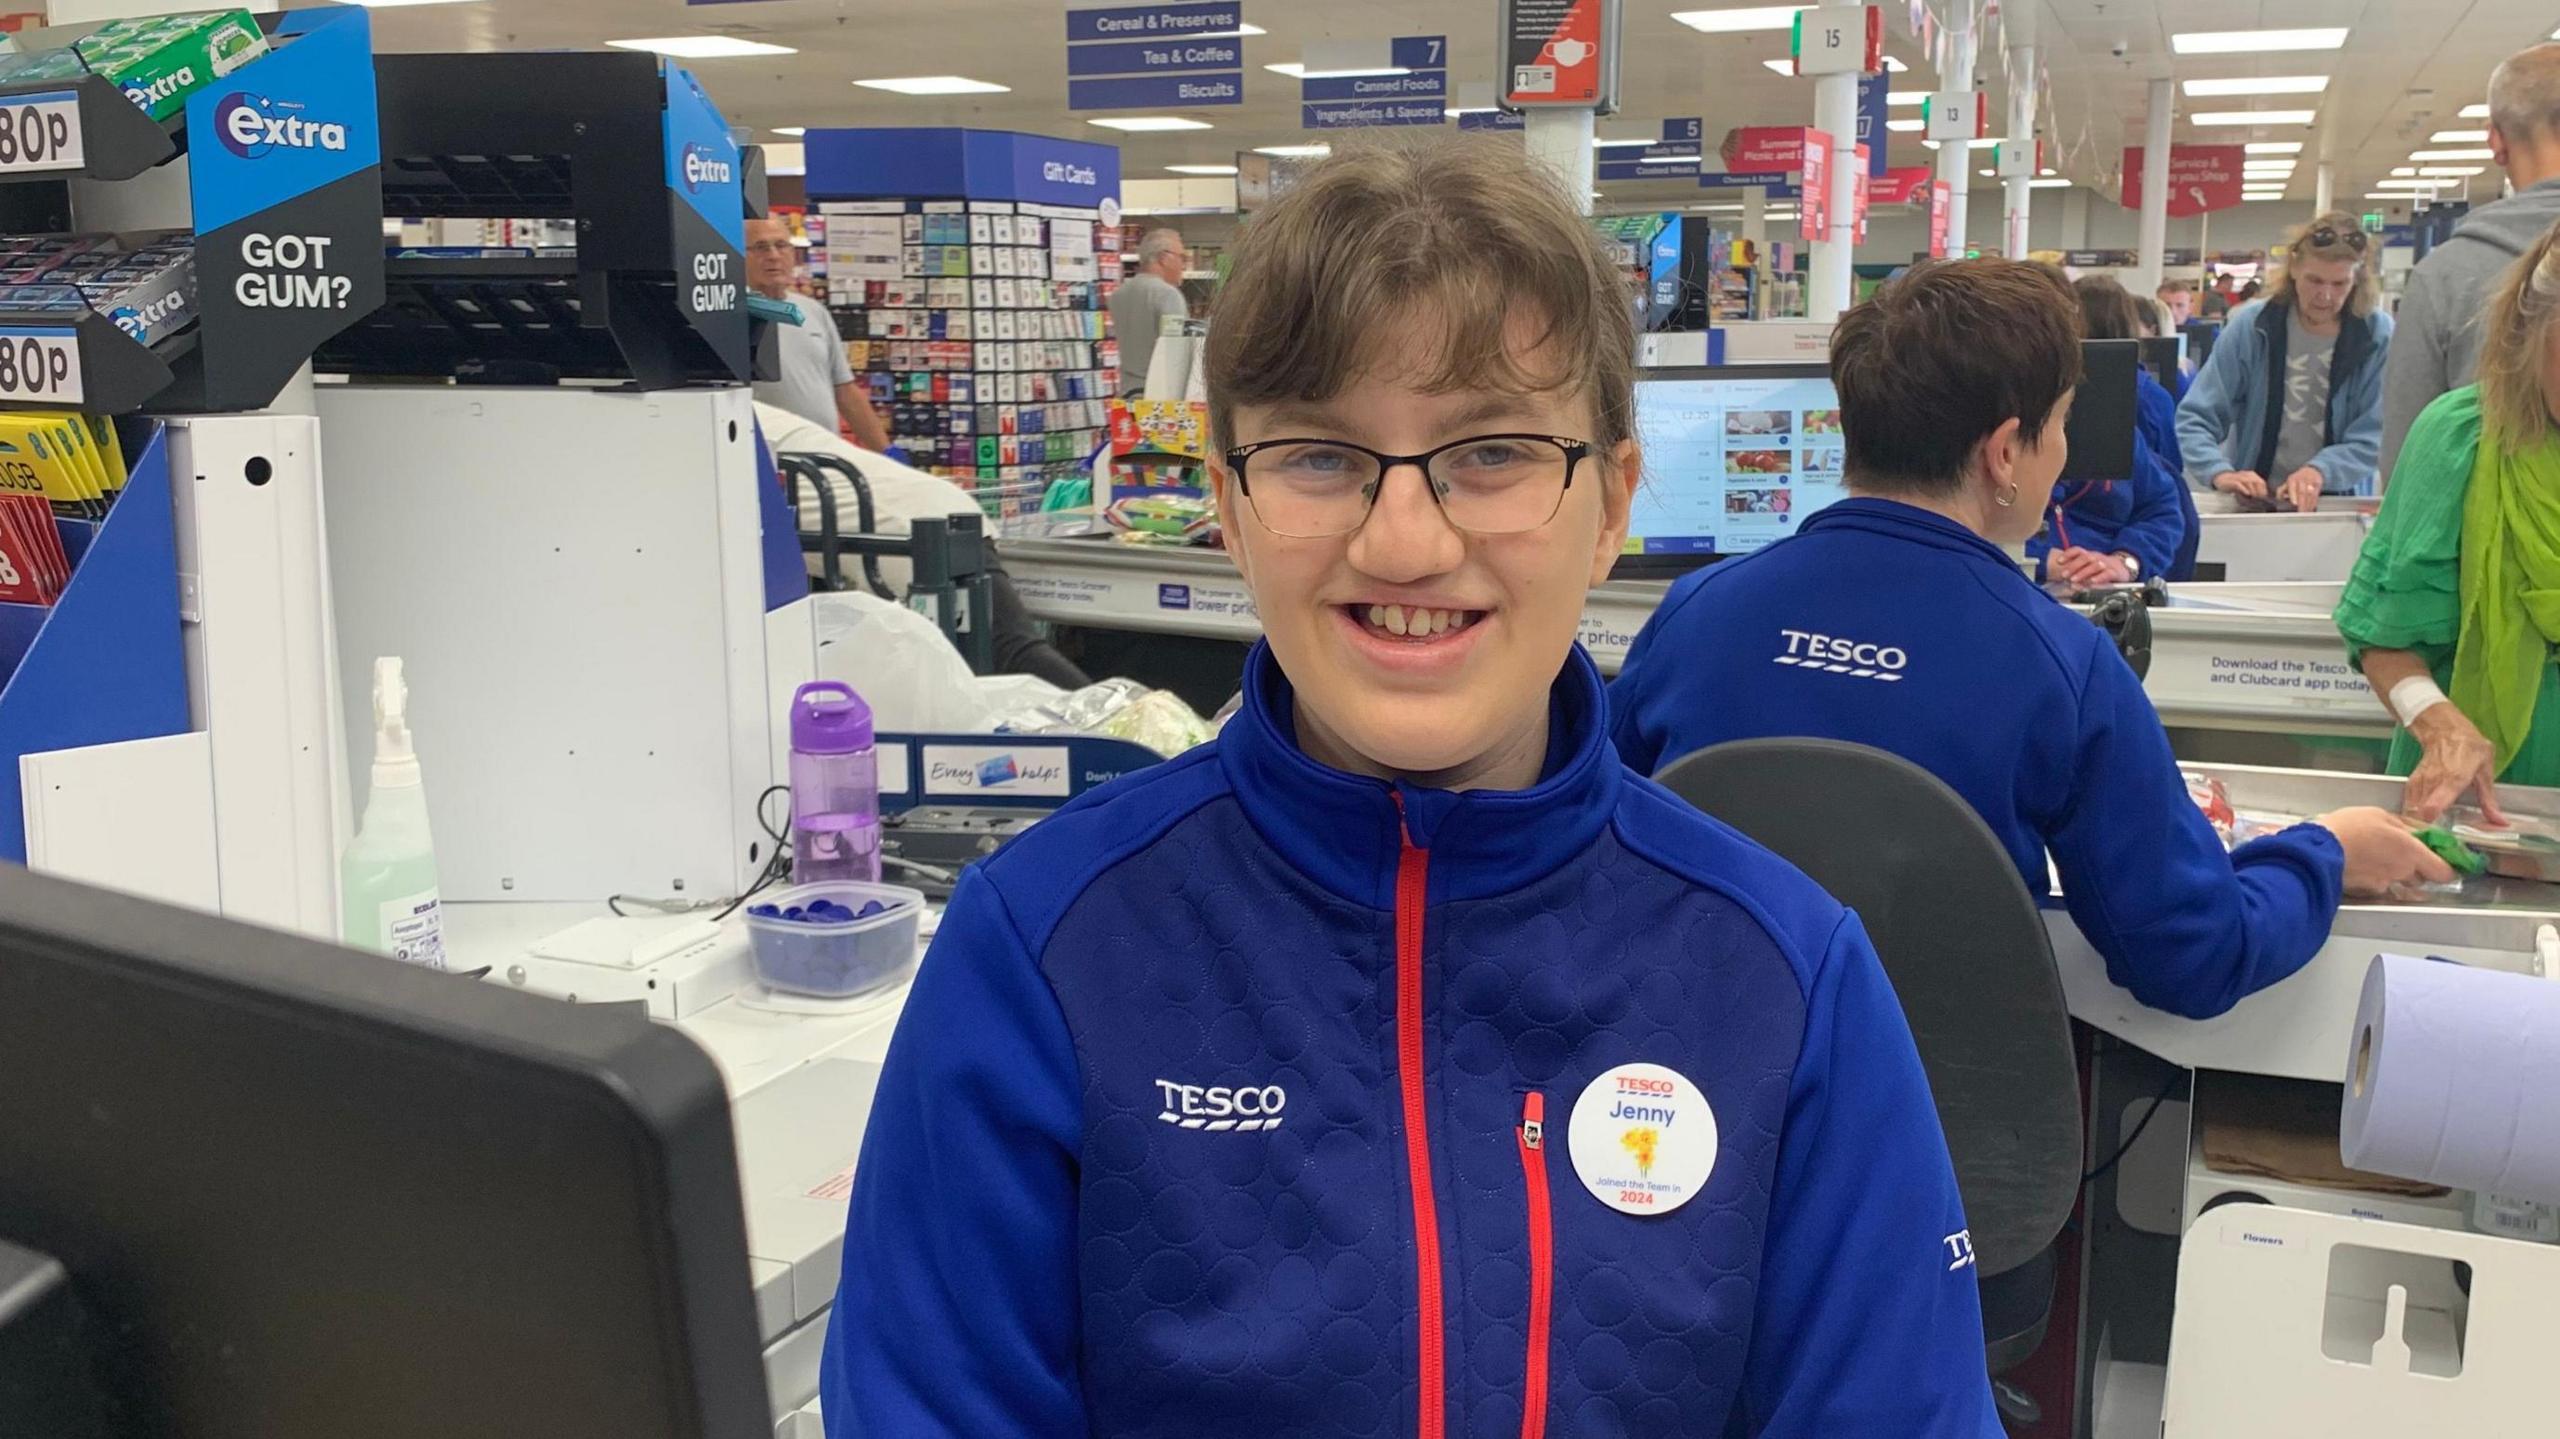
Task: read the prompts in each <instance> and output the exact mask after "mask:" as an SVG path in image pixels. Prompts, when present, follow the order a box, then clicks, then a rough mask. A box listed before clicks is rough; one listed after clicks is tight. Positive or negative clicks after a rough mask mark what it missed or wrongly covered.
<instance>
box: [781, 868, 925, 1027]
mask: <svg viewBox="0 0 2560 1439" xmlns="http://www.w3.org/2000/svg"><path fill="white" fill-rule="evenodd" d="M821 899H825V900H833V901H835V902H836V903H837V904H840V905H843V906H844V907H845V908H847V909H851V910H854V911H857V912H859V911H860V910H861V908H862V906H863V905H865V904H867V903H869V902H871V901H873V900H878V901H879V902H880V903H882V904H884V905H887V906H888V908H886V909H884V910H882V911H880V912H879V913H878V914H875V915H872V916H871V917H870V918H868V919H853V920H845V921H842V922H838V923H826V924H812V923H810V922H809V921H807V920H800V919H778V918H769V917H767V916H764V915H758V914H754V913H749V914H748V915H747V933H748V935H749V936H750V937H751V938H752V939H753V940H754V942H755V965H756V978H758V979H760V980H762V981H764V983H765V984H766V985H768V986H769V987H771V988H774V989H779V990H783V991H785V992H787V993H791V994H811V995H816V996H818V997H820V998H822V999H846V998H850V997H852V996H854V995H857V994H868V993H870V992H871V991H873V990H875V989H882V988H886V987H887V986H889V985H892V984H895V983H897V982H898V981H899V980H901V979H904V978H906V977H907V974H908V973H909V972H910V971H911V970H913V969H914V968H915V963H916V927H917V925H918V924H919V923H920V922H921V921H922V920H923V918H924V896H923V895H921V894H918V893H917V892H916V891H914V890H912V889H905V888H901V887H900V886H898V885H894V884H862V883H859V882H857V881H854V880H828V881H824V882H822V883H818V884H795V885H792V886H791V887H789V888H787V889H779V890H768V891H766V892H765V893H763V894H760V895H757V896H756V897H755V899H753V900H752V901H750V902H749V903H750V908H751V909H760V908H762V907H764V906H765V905H772V906H774V907H775V908H777V909H782V910H789V909H793V908H805V907H807V906H808V905H809V904H810V903H811V902H812V901H815V900H821Z"/></svg>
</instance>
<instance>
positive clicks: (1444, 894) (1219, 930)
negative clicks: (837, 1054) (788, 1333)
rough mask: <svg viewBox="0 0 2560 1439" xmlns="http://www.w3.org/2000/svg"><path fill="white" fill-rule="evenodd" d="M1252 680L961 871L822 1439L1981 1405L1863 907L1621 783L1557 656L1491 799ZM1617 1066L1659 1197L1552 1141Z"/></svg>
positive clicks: (1941, 1193) (1831, 1419)
mask: <svg viewBox="0 0 2560 1439" xmlns="http://www.w3.org/2000/svg"><path fill="white" fill-rule="evenodd" d="M1245 693H1246V697H1247V702H1246V704H1245V706H1244V708H1243V709H1242V711H1241V712H1240V713H1239V714H1238V715H1237V716H1236V717H1235V719H1234V720H1233V721H1231V722H1230V723H1229V725H1228V726H1227V729H1226V731H1225V732H1224V734H1223V735H1222V736H1221V737H1220V738H1219V739H1218V740H1217V741H1216V742H1215V743H1214V744H1213V745H1210V746H1206V747H1203V748H1202V749H1199V750H1195V751H1193V752H1192V753H1191V754H1189V755H1186V756H1184V757H1183V758H1180V759H1177V760H1174V761H1171V762H1169V763H1167V764H1164V765H1161V766H1158V767H1157V768H1155V769H1154V770H1151V771H1149V772H1147V773H1145V774H1143V775H1138V776H1133V777H1131V778H1129V779H1127V780H1124V781H1122V782H1120V783H1117V784H1114V785H1112V786H1109V787H1107V788H1105V789H1103V790H1099V791H1097V792H1095V793H1093V794H1091V795H1088V796H1085V797H1084V798H1082V799H1080V800H1078V801H1076V802H1075V803H1073V804H1070V805H1069V806H1067V807H1066V808H1065V809H1063V810H1061V811H1059V812H1058V813H1057V814H1056V815H1055V816H1053V817H1052V818H1050V819H1047V820H1044V821H1043V822H1042V823H1041V824H1040V825H1039V826H1038V827H1037V828H1036V829H1034V830H1032V831H1031V832H1030V833H1028V834H1026V835H1024V836H1023V837H1022V838H1021V839H1019V840H1017V841H1016V842H1014V843H1013V844H1012V845H1010V846H1009V847H1007V848H1006V849H1005V850H1004V851H1003V852H1001V853H999V854H997V855H996V856H994V857H993V858H992V859H990V860H988V861H986V862H985V863H983V864H981V865H979V866H978V867H976V868H975V869H973V870H971V871H970V872H969V873H968V875H967V876H966V877H964V878H963V879H962V881H961V884H960V888H959V891H958V893H956V894H955V895H954V896H953V897H952V902H951V907H950V910H949V913H948V914H947V916H946V917H945V919H944V921H943V925H942V928H941V932H940V933H939V935H938V936H937V937H936V939H935V941H934V944H933V947H932V950H931V952H930V953H929V954H928V955H927V956H926V958H925V960H924V963H923V966H922V968H921V969H920V970H919V972H918V975H917V978H916V983H915V988H914V990H913V993H912V995H911V997H910V998H909V1000H908V1002H907V1007H906V1010H905V1012H904V1014H903V1015H902V1016H901V1018H900V1020H899V1023H898V1031H897V1035H896V1038H895V1040H894V1041H893V1043H892V1044H891V1047H890V1051H889V1057H888V1062H887V1066H886V1069H885V1072H884V1073H883V1075H882V1078H881V1082H880V1087H879V1095H878V1099H877V1102H876V1104H875V1106H874V1108H873V1110H872V1114H871V1119H870V1128H869V1132H868V1133H867V1135H866V1136H865V1138H864V1142H863V1148H862V1156H861V1161H860V1165H859V1168H858V1170H857V1177H856V1179H855V1182H854V1188H853V1195H852V1201H851V1210H850V1213H849V1216H848V1220H847V1225H846V1233H845V1268H844V1276H843V1283H842V1289H841V1292H840V1294H839V1297H838V1300H837V1304H836V1308H835V1312H834V1319H833V1321H832V1325H831V1328H830V1331H829V1333H828V1336H827V1351H826V1358H825V1364H824V1369H823V1371H822V1381H821V1384H822V1391H823V1394H824V1397H825V1411H826V1419H827V1427H828V1431H829V1433H830V1435H832V1436H835V1439H849V1436H854V1435H894V1436H901V1439H906V1436H946V1435H947V1436H968V1439H1029V1436H1039V1439H1058V1436H1069V1435H1086V1434H1091V1435H1108V1436H1114V1439H1118V1436H1141V1435H1164V1436H1186V1439H1197V1436H1203V1435H1217V1436H1219V1439H1253V1436H1265V1435H1268V1436H1275V1439H1276V1436H1292V1439H1331V1436H1345V1439H1347V1436H1355V1435H1356V1436H1385V1435H1427V1436H1436V1435H1444V1434H1445V1435H1453V1436H1454V1435H1466V1436H1496V1435H1499V1436H1503V1439H1513V1436H1518V1435H1522V1434H1529V1435H1536V1434H1539V1433H1541V1432H1547V1433H1553V1434H1556V1435H1558V1436H1563V1435H1567V1434H1575V1435H1579V1434H1601V1433H1610V1434H1618V1433H1626V1434H1638V1433H1642V1434H1665V1435H1668V1434H1682V1435H1700V1436H1708V1439H1741V1436H1759V1439H1847V1436H1879V1439H1881V1436H1887V1435H1890V1436H1894V1439H1959V1436H1960V1439H1997V1436H1998V1435H1999V1434H2000V1432H2001V1430H2000V1425H1999V1422H1998V1420H1997V1418H1996V1416H1995V1414H1994V1411H1993V1409H1992V1406H1991V1400H1990V1392H1989V1385H1988V1382H1987V1381H1986V1379H1985V1377H1984V1374H1983V1363H1982V1335H1981V1316H1980V1308H1979V1300H1978V1297H1977V1293H1976V1284H1975V1276H1974V1273H1973V1271H1972V1269H1971V1268H1970V1263H1971V1258H1970V1255H1971V1251H1970V1246H1969V1245H1967V1244H1965V1243H1964V1242H1963V1231H1964V1220H1963V1217H1962V1214H1961V1212H1960V1205H1959V1203H1958V1200H1957V1196H1956V1191H1955V1181H1954V1176H1953V1171H1952V1168H1951V1166H1950V1165H1949V1163H1948V1160H1947V1153H1946V1146H1945V1142H1944V1139H1943V1138H1942V1136H1941V1133H1940V1130H1939V1128H1938V1122H1937V1117H1936V1113H1935V1110H1934V1108H1933V1106H1932V1104H1931V1100H1930V1097H1929V1091H1928V1087H1927V1081H1926V1079H1925V1078H1924V1077H1923V1075H1922V1072H1921V1069H1920V1063H1919V1059H1918V1056H1917V1054H1916V1053H1915V1052H1914V1050H1913V1047H1912V1043H1911V1037H1910V1033H1909V1031H1908V1030H1907V1029H1906V1028H1905V1027H1904V1023H1903V1019H1902V1014H1901V1010H1900V1008H1899V1006H1898V1005H1897V1003H1896V1001H1895V999H1894V995H1893V992H1892V989H1891V988H1890V986H1889V985H1888V984H1887V983H1886V980H1885V977H1884V974H1883V971H1882V969H1881V967H1880V966H1879V965H1878V964H1877V962H1876V958H1875V955H1874V952H1873V950H1872V949H1871V948H1870V947H1869V945H1868V942H1867V940H1866V938H1865V937H1864V934H1863V932H1862V931H1861V930H1860V929H1859V927H1858V923H1857V920H1856V919H1855V917H1853V916H1851V915H1849V914H1848V913H1847V912H1846V911H1844V910H1842V909H1841V907H1840V906H1839V905H1838V904H1837V903H1836V902H1834V901H1833V900H1831V899H1830V898H1829V897H1828V896H1826V895H1825V894H1823V893H1822V892H1821V891H1820V890H1818V889H1816V888H1815V887H1814V886H1813V884H1812V883H1811V882H1810V881H1808V880H1806V879H1805V878H1804V877H1803V876H1802V875H1801V874H1799V873H1797V872H1796V871H1795V870H1793V869H1791V868H1789V867H1788V866H1787V865H1785V864H1784V863H1783V862H1781V861H1779V860H1778V859H1776V858H1775V857H1774V856H1772V855H1770V854H1769V853H1767V852H1766V851H1764V850H1761V849H1759V848H1757V847H1756V846H1754V845H1752V844H1751V843H1750V842H1748V841H1746V840H1744V839H1742V838H1741V837H1740V836H1739V835H1737V834H1735V833H1734V832H1733V831H1731V830H1728V829H1726V828H1724V827H1722V826H1721V825H1718V824H1716V823H1715V822H1713V821H1711V820H1709V819H1707V818H1705V817H1704V816H1702V815H1700V814H1698V813H1697V812H1696V811H1695V810H1692V809H1690V808H1688V807H1687V806H1685V805H1683V804H1681V803H1680V802H1679V801H1678V800H1676V799H1674V798H1672V797H1671V796H1670V795H1669V794H1667V793H1665V792H1664V791H1662V790H1660V789H1658V788H1656V787H1655V786H1653V785H1651V784H1649V783H1647V782H1645V781H1643V780H1640V779H1638V778H1636V777H1634V776H1632V775H1629V774H1627V773H1626V772H1625V770H1624V769H1623V768H1622V767H1621V766H1620V765H1619V763H1618V760H1617V756H1616V753H1615V751H1614V750H1612V749H1611V747H1610V745H1609V742H1608V739H1607V736H1606V734H1605V733H1604V729H1603V725H1604V718H1605V714H1604V706H1605V700H1604V696H1603V693H1602V690H1601V687H1600V680H1599V675H1598V672H1597V671H1596V670H1595V669H1594V668H1593V667H1592V665H1591V662H1590V660H1589V659H1588V657H1586V656H1584V655H1583V654H1582V653H1581V652H1580V651H1578V650H1577V651H1576V652H1575V654H1574V656H1573V658H1572V660H1571V661H1570V663H1569V664H1568V665H1567V666H1566V668H1565V670H1564V672H1563V674H1562V675H1561V677H1560V678H1559V679H1558V681H1557V685H1556V692H1555V711H1554V712H1555V715H1556V723H1557V724H1558V726H1559V729H1560V738H1559V741H1558V743H1557V744H1556V745H1555V746H1554V747H1553V749H1552V751H1551V754H1550V759H1549V764H1548V767H1547V774H1546V777H1545V778H1544V779H1543V780H1542V781H1541V782H1540V783H1539V784H1538V785H1537V786H1536V787H1535V788H1532V789H1529V790H1525V791H1518V792H1492V791H1475V792H1469V793H1463V794H1461V793H1450V792H1447V791H1440V790H1426V789H1416V788H1413V787H1412V786H1409V785H1395V786H1390V785H1388V784H1386V783H1383V782H1380V781H1376V780H1371V779H1363V778H1355V777H1353V776H1350V775H1347V774H1343V773H1339V772H1337V771H1334V770H1330V769H1327V768H1325V767H1323V766H1321V765H1318V764H1317V763H1315V762H1314V761H1312V760H1310V759H1308V758H1307V757H1306V756H1305V755H1304V754H1303V753H1302V752H1300V750H1299V749H1298V747H1297V744H1296V742H1295V739H1294V738H1293V715H1294V701H1293V699H1292V697H1291V693H1290V690H1289V687H1288V684H1287V681H1286V679H1285V678H1284V677H1283V676H1282V675H1281V673H1280V670H1279V666H1278V665H1277V664H1276V663H1275V662H1274V661H1273V660H1272V658H1271V656H1270V653H1269V651H1268V650H1267V649H1263V648H1257V649H1256V650H1255V651H1254V653H1253V656H1252V657H1251V659H1250V660H1249V661H1248V663H1247V666H1246V688H1245ZM1632 1062H1646V1063H1653V1064H1660V1065H1665V1066H1668V1067H1670V1068H1671V1069H1673V1070H1676V1071H1678V1072H1679V1073H1680V1074H1681V1075H1683V1076H1686V1077H1687V1078H1688V1079H1690V1080H1692V1081H1694V1082H1695V1083H1696V1084H1697V1085H1698V1086H1699V1087H1700V1089H1701V1090H1702V1091H1703V1095H1704V1098H1705V1099H1706V1101H1707V1104H1708V1106H1709V1108H1710V1110H1711V1111H1712V1114H1713V1118H1714V1122H1715V1132H1716V1135H1717V1136H1718V1145H1717V1150H1716V1155H1715V1158H1714V1161H1713V1164H1712V1167H1711V1168H1710V1169H1709V1170H1708V1171H1707V1172H1706V1178H1705V1181H1704V1183H1703V1185H1702V1186H1701V1187H1700V1188H1699V1189H1698V1190H1697V1191H1696V1193H1695V1197H1694V1198H1693V1199H1692V1200H1691V1201H1690V1202H1688V1203H1685V1204H1683V1205H1681V1206H1679V1207H1678V1208H1676V1209H1672V1210H1670V1211H1668V1212H1663V1213H1655V1214H1642V1215H1638V1214H1630V1213H1625V1212H1621V1211H1620V1210H1619V1209H1617V1208H1614V1207H1611V1206H1609V1205H1606V1204H1603V1203H1602V1202H1601V1201H1600V1199H1598V1198H1597V1197H1595V1196H1594V1195H1593V1194H1592V1193H1591V1192H1590V1191H1589V1190H1588V1189H1587V1188H1586V1187H1585V1185H1584V1183H1583V1182H1582V1181H1581V1180H1580V1179H1579V1178H1578V1177H1577V1174H1576V1170H1575V1167H1574V1163H1573V1160H1572V1158H1571V1147H1570V1145H1569V1144H1568V1143H1565V1142H1559V1141H1562V1140H1564V1139H1565V1138H1566V1137H1567V1130H1568V1125H1569V1119H1568V1116H1570V1115H1571V1114H1572V1113H1573V1110H1574V1104H1575V1100H1576V1098H1577V1097H1578V1096H1580V1095H1581V1094H1582V1093H1583V1091H1584V1089H1585V1087H1586V1086H1590V1085H1592V1084H1593V1083H1594V1081H1595V1080H1597V1079H1599V1077H1600V1076H1602V1075H1603V1074H1604V1073H1605V1072H1607V1071H1609V1070H1611V1069H1613V1068H1614V1067H1616V1066H1619V1065H1623V1064H1628V1063H1632ZM1602 1092H1603V1093H1608V1092H1612V1091H1610V1090H1608V1089H1606V1088H1604V1089H1603V1091H1602ZM1686 1114H1687V1112H1686V1111H1684V1112H1683V1117H1686ZM1542 1115H1543V1120H1542V1118H1541V1116H1542ZM1689 1132H1691V1133H1694V1132H1696V1131H1689ZM1533 1416H1534V1417H1533ZM1524 1420H1527V1421H1529V1422H1525V1423H1524Z"/></svg>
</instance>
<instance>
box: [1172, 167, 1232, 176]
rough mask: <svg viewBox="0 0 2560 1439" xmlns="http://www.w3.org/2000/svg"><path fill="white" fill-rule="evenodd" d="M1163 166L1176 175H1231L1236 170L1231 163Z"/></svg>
mask: <svg viewBox="0 0 2560 1439" xmlns="http://www.w3.org/2000/svg"><path fill="white" fill-rule="evenodd" d="M1165 168H1166V169H1168V170H1171V171H1172V172H1173V173H1175V174H1177V175H1232V174H1234V173H1235V172H1236V167H1235V166H1233V165H1167V166H1165Z"/></svg>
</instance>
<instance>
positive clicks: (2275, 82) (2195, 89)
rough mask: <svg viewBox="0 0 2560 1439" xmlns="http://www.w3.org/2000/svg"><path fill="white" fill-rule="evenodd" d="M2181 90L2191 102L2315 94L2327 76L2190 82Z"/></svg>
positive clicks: (2265, 76) (2326, 84)
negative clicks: (2221, 97) (2220, 98)
mask: <svg viewBox="0 0 2560 1439" xmlns="http://www.w3.org/2000/svg"><path fill="white" fill-rule="evenodd" d="M2184 88H2185V90H2186V92H2187V94H2188V96H2189V97H2190V98H2194V99H2203V98H2206V97H2220V96H2229V95H2317V94H2319V93H2320V92H2321V91H2323V90H2326V89H2328V88H2329V77H2328V76H2326V75H2262V76H2259V77H2257V78H2255V79H2234V80H2189V81H2187V82H2185V87H2184Z"/></svg>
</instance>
